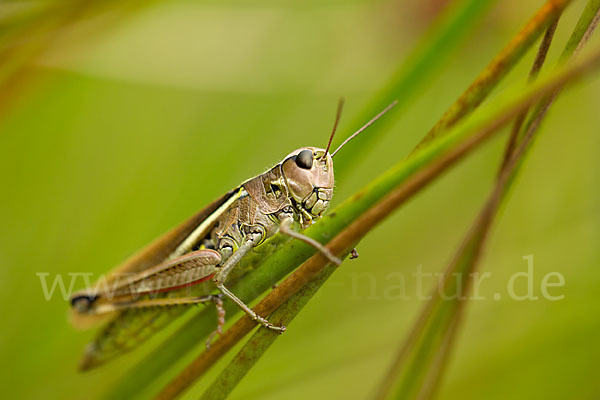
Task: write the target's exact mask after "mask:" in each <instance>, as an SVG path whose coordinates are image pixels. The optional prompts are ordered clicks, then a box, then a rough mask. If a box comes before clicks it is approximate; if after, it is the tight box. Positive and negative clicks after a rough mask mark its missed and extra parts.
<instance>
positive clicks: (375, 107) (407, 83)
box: [335, 0, 495, 182]
mask: <svg viewBox="0 0 600 400" xmlns="http://www.w3.org/2000/svg"><path fill="white" fill-rule="evenodd" d="M494 3H495V0H455V1H453V2H451V4H450V5H449V6H448V7H447V8H446V9H445V10H444V11H443V12H442V13H441V15H440V17H438V18H437V20H436V21H435V22H434V23H433V24H432V26H431V28H429V29H428V32H427V33H426V34H425V35H423V36H422V39H421V40H419V42H418V43H417V44H416V45H415V46H414V47H413V49H412V50H411V52H410V53H409V54H408V56H407V57H406V59H405V60H404V61H403V62H402V64H401V65H400V67H399V69H398V70H397V71H396V72H395V73H394V75H393V76H392V77H391V79H390V81H389V82H387V83H386V84H385V85H384V86H383V89H381V90H380V91H379V92H378V93H377V94H376V95H375V96H374V97H373V99H372V100H370V101H369V102H368V103H367V106H366V107H365V108H364V109H363V110H362V112H361V113H359V114H358V115H357V118H356V119H353V120H352V123H350V124H349V125H348V128H347V129H344V131H345V132H346V134H345V135H338V137H346V136H348V135H349V134H351V133H352V132H355V131H356V130H358V129H359V128H360V127H361V126H362V124H363V123H364V121H368V120H369V119H371V117H372V116H373V115H375V114H377V113H378V112H379V111H381V110H382V109H383V108H384V107H385V106H387V105H388V104H390V103H391V102H392V101H394V100H397V101H398V102H399V104H398V106H396V108H395V111H394V113H395V115H398V113H400V112H402V111H403V110H404V109H405V107H406V106H407V105H408V104H409V103H410V102H413V101H414V100H415V98H416V97H417V96H419V95H420V94H421V93H423V92H424V88H425V86H426V85H427V84H429V83H430V82H432V77H433V76H434V74H435V73H436V72H437V71H438V70H439V69H441V68H442V67H443V66H444V64H445V61H446V60H447V59H448V58H449V57H450V55H451V54H452V52H453V50H454V49H455V48H456V47H458V45H459V44H460V43H461V42H462V41H464V40H465V38H466V36H467V34H468V33H469V32H471V31H472V29H473V28H474V27H475V25H476V24H478V23H480V22H481V19H482V17H483V15H484V14H485V12H486V11H487V10H488V9H489V8H490V7H491V6H492V5H493V4H494ZM387 120H391V118H389V117H388V118H384V119H383V120H382V121H380V122H378V124H377V126H374V127H371V128H370V130H369V134H368V135H362V136H361V137H359V138H357V140H354V141H353V142H351V143H348V145H347V146H346V148H345V149H344V152H349V151H352V152H353V157H345V158H344V157H342V158H340V159H339V160H336V167H335V169H336V171H335V173H336V177H337V180H338V181H340V182H342V181H344V179H345V177H347V176H348V175H349V174H350V173H351V172H352V168H354V167H356V166H357V165H360V162H357V158H356V157H361V156H364V155H365V154H366V153H367V151H365V149H368V147H369V146H372V145H373V144H374V143H376V142H377V140H379V139H380V138H381V135H382V132H384V126H385V125H386V123H385V122H384V121H387ZM350 148H352V149H353V150H350ZM350 160H353V161H350Z"/></svg>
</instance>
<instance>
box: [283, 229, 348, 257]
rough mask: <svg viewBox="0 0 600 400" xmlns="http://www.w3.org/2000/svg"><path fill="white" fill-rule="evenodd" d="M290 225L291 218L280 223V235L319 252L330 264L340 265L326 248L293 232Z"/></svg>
mask: <svg viewBox="0 0 600 400" xmlns="http://www.w3.org/2000/svg"><path fill="white" fill-rule="evenodd" d="M292 223H293V220H292V219H291V218H284V219H283V220H282V221H281V225H279V230H280V231H281V233H283V234H284V235H288V236H291V237H293V238H295V239H298V240H301V241H303V242H304V243H306V244H309V245H311V246H313V247H314V248H315V249H317V250H318V251H320V252H321V254H323V255H324V256H325V257H327V259H328V260H329V261H331V262H332V263H334V264H335V265H340V264H341V263H342V260H340V259H339V258H337V257H336V256H334V255H333V254H332V253H331V252H330V251H329V249H328V248H327V247H325V246H323V245H322V244H321V243H319V242H317V241H316V240H314V239H312V238H309V237H308V236H306V235H303V234H301V233H300V232H296V231H294V230H293V229H292Z"/></svg>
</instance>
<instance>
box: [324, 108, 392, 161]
mask: <svg viewBox="0 0 600 400" xmlns="http://www.w3.org/2000/svg"><path fill="white" fill-rule="evenodd" d="M396 104H398V100H394V101H392V103H391V104H390V105H389V106H387V107H386V108H384V109H383V111H381V112H380V113H379V114H377V115H376V116H374V117H373V119H371V120H370V121H369V122H367V123H366V124H364V125H363V126H362V128H360V129H359V130H357V131H356V132H354V133H353V134H352V135H350V136H349V137H348V139H346V140H344V141H343V142H342V144H340V146H339V147H338V148H337V149H335V151H334V152H333V153H331V157H333V156H335V153H337V152H338V151H340V150H341V148H342V147H344V146H345V145H346V143H348V142H349V141H351V140H352V139H354V138H355V137H356V136H358V134H359V133H361V132H362V131H364V130H365V129H367V128H368V127H369V126H371V125H373V123H374V122H375V121H377V120H378V119H379V118H381V117H382V116H383V115H384V114H385V113H387V112H388V111H390V110H391V109H392V108H393V107H394V106H395V105H396ZM336 125H337V122H336ZM331 137H332V138H333V135H331ZM329 143H331V139H329ZM327 149H329V146H327ZM325 154H327V152H325Z"/></svg>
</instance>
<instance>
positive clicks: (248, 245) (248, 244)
mask: <svg viewBox="0 0 600 400" xmlns="http://www.w3.org/2000/svg"><path fill="white" fill-rule="evenodd" d="M262 235H263V232H261V231H255V232H251V233H249V234H248V236H247V237H246V240H245V241H244V243H243V244H242V245H241V246H240V247H239V248H238V249H237V251H235V252H234V253H233V254H232V255H231V257H229V258H228V259H227V261H225V263H224V264H223V265H222V266H221V267H219V270H218V271H217V273H215V276H214V278H213V282H214V283H215V285H216V286H217V288H218V289H219V290H220V291H221V293H223V294H224V295H225V296H226V297H227V298H229V299H230V300H231V301H233V302H234V303H235V304H237V305H238V307H240V308H241V309H242V311H244V312H245V313H246V314H248V316H249V317H250V318H252V319H253V320H254V321H257V322H258V323H260V324H261V325H262V326H264V327H265V328H268V329H271V330H274V331H276V332H285V329H286V328H285V326H278V325H274V324H272V323H270V322H269V321H268V320H267V319H266V318H264V317H261V316H260V315H258V314H257V313H256V312H255V311H254V310H253V309H251V308H250V307H249V306H248V305H247V304H246V303H244V302H243V301H242V300H241V299H240V298H238V297H237V296H236V295H235V294H233V293H232V292H231V291H230V290H229V289H227V288H226V287H225V280H226V279H227V275H229V273H230V272H231V270H232V269H233V268H234V267H235V266H236V265H237V264H238V263H239V262H240V260H241V259H242V258H243V257H244V256H245V255H246V254H247V253H248V252H249V251H250V250H252V248H253V247H255V246H256V245H257V244H258V243H260V241H261V238H262Z"/></svg>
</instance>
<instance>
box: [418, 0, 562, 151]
mask: <svg viewBox="0 0 600 400" xmlns="http://www.w3.org/2000/svg"><path fill="white" fill-rule="evenodd" d="M570 2H571V1H570V0H549V1H547V2H546V3H545V4H544V5H543V6H542V7H541V8H540V9H539V10H538V11H537V12H536V13H535V15H534V16H533V17H532V18H531V19H530V20H529V21H528V22H527V24H526V25H525V26H524V27H523V28H522V29H521V30H520V31H519V32H518V33H517V34H516V35H515V37H514V38H513V39H512V40H511V41H510V42H509V43H508V45H506V47H505V48H504V49H502V51H501V52H500V53H498V55H497V56H496V57H495V58H494V59H493V60H492V61H491V62H490V63H489V64H488V65H487V66H486V67H485V68H484V69H483V71H481V73H480V74H479V76H477V78H476V79H475V80H474V81H473V83H471V85H470V86H469V87H468V88H467V90H465V92H463V94H461V95H460V97H459V98H458V99H457V100H456V101H455V102H454V103H453V104H452V105H451V106H450V108H449V109H448V110H447V111H446V112H445V113H444V115H443V116H442V118H441V119H440V120H439V121H438V122H437V123H436V124H435V125H434V126H433V128H431V130H430V131H429V133H427V135H426V136H425V137H424V138H423V140H421V142H420V143H419V144H418V145H417V147H416V148H415V151H416V150H418V149H420V148H422V147H424V146H426V145H427V144H428V143H430V142H431V141H432V140H434V139H435V138H436V137H438V136H440V135H442V134H443V132H444V131H445V130H447V129H448V127H450V126H452V125H454V124H455V123H456V122H457V121H459V120H460V119H461V118H463V117H464V116H466V115H468V114H470V113H471V112H472V111H473V110H475V109H476V108H477V107H478V106H479V104H481V102H483V100H485V98H486V97H487V96H488V94H489V93H490V92H491V91H492V90H493V89H494V88H495V87H496V85H497V84H498V83H499V82H500V81H501V80H502V79H503V78H504V77H505V76H506V75H507V74H508V73H509V72H510V71H511V70H512V68H513V67H514V66H515V65H516V64H517V62H518V61H519V60H520V59H521V58H522V57H523V55H524V54H525V53H526V52H527V50H528V49H529V47H530V46H532V45H533V43H535V41H536V40H537V38H538V37H539V36H540V35H541V34H542V33H543V32H544V30H545V29H546V27H547V26H548V25H549V24H551V23H552V21H554V20H555V19H556V16H557V15H559V14H560V13H561V12H562V10H564V8H565V7H566V6H567V5H569V3H570Z"/></svg>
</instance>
